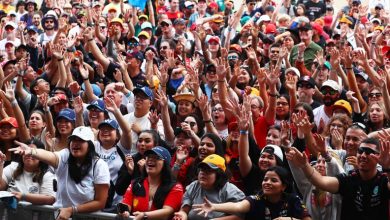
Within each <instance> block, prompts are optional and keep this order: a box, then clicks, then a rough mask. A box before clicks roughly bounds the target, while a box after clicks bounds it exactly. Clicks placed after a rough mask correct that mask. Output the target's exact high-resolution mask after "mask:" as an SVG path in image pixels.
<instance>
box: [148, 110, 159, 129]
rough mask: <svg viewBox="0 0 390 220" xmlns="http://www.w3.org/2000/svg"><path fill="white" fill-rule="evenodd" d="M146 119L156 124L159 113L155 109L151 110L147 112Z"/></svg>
mask: <svg viewBox="0 0 390 220" xmlns="http://www.w3.org/2000/svg"><path fill="white" fill-rule="evenodd" d="M148 119H149V121H150V124H152V125H156V126H157V123H158V121H159V120H160V114H158V112H157V110H152V111H151V112H150V113H149V116H148ZM151 127H153V126H151Z"/></svg>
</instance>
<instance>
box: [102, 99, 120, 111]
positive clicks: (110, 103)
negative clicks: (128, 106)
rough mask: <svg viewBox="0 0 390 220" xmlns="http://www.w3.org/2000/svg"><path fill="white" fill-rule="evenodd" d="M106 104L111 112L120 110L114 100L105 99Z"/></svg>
mask: <svg viewBox="0 0 390 220" xmlns="http://www.w3.org/2000/svg"><path fill="white" fill-rule="evenodd" d="M104 104H105V106H106V109H107V110H108V111H109V112H115V110H117V109H118V107H117V106H116V105H115V102H114V100H112V99H111V98H108V97H105V98H104Z"/></svg>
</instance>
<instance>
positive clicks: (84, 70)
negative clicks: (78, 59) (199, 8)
mask: <svg viewBox="0 0 390 220" xmlns="http://www.w3.org/2000/svg"><path fill="white" fill-rule="evenodd" d="M79 72H80V75H81V77H82V78H83V79H88V78H89V72H88V70H87V68H85V67H84V65H80V66H79Z"/></svg>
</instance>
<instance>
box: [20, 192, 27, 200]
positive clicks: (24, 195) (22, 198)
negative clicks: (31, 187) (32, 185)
mask: <svg viewBox="0 0 390 220" xmlns="http://www.w3.org/2000/svg"><path fill="white" fill-rule="evenodd" d="M25 200H26V194H25V193H22V197H21V198H20V201H25Z"/></svg>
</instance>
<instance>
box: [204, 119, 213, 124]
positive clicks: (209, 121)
mask: <svg viewBox="0 0 390 220" xmlns="http://www.w3.org/2000/svg"><path fill="white" fill-rule="evenodd" d="M211 122H212V121H211V119H210V120H203V123H211Z"/></svg>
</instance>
